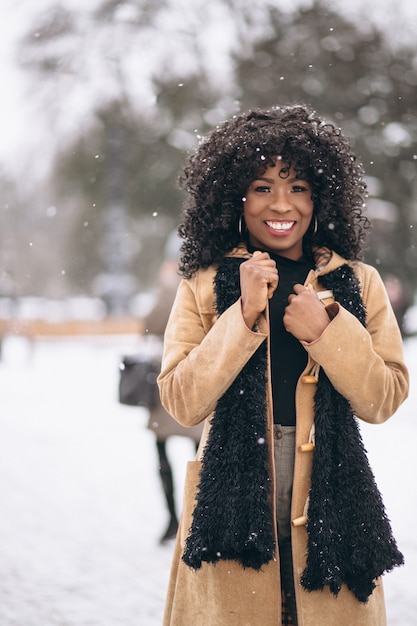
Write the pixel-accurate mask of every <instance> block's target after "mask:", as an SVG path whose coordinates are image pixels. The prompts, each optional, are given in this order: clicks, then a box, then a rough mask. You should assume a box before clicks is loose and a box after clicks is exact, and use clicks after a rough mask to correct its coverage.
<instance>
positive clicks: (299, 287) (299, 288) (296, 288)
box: [293, 283, 307, 296]
mask: <svg viewBox="0 0 417 626" xmlns="http://www.w3.org/2000/svg"><path fill="white" fill-rule="evenodd" d="M293 290H294V293H296V294H297V296H298V294H299V293H301V292H303V291H307V287H304V285H301V284H300V283H296V284H295V285H294V286H293Z"/></svg>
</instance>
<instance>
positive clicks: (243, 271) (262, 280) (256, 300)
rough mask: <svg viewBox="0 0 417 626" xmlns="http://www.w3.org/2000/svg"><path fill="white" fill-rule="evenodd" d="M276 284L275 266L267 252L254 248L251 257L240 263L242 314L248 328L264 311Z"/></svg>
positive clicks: (276, 273) (276, 272)
mask: <svg viewBox="0 0 417 626" xmlns="http://www.w3.org/2000/svg"><path fill="white" fill-rule="evenodd" d="M277 286H278V270H277V266H276V263H275V261H273V260H272V259H271V257H270V256H269V254H268V253H267V252H261V251H260V250H256V251H255V252H254V253H253V256H252V258H251V259H249V260H248V261H245V262H244V263H242V264H241V266H240V291H241V298H242V315H243V318H244V320H245V323H246V325H247V326H248V328H253V326H254V324H255V322H256V320H257V319H258V317H259V316H260V314H261V313H262V312H263V311H265V308H266V305H267V302H268V298H272V294H273V293H274V291H275V289H276V288H277Z"/></svg>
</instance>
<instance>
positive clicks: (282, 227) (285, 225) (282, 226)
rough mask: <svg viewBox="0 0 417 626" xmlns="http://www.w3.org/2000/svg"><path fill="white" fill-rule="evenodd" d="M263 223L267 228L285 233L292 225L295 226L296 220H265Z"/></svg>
mask: <svg viewBox="0 0 417 626" xmlns="http://www.w3.org/2000/svg"><path fill="white" fill-rule="evenodd" d="M265 224H266V225H267V226H268V228H270V229H271V230H273V231H274V232H277V233H286V232H288V231H290V230H291V228H292V227H293V226H295V224H296V222H294V221H291V222H270V221H266V222H265Z"/></svg>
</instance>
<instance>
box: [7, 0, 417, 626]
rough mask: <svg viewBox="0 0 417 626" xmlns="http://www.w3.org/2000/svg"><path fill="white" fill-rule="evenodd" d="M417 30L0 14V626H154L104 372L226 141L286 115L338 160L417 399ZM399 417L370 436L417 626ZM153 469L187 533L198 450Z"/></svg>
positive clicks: (122, 422)
mask: <svg viewBox="0 0 417 626" xmlns="http://www.w3.org/2000/svg"><path fill="white" fill-rule="evenodd" d="M416 23H417V4H416V3H415V2H414V0H379V2H378V3H377V5H376V4H375V2H374V1H373V0H350V1H349V2H344V1H343V0H312V1H309V0H293V1H292V2H287V1H286V0H257V1H256V2H254V1H253V0H251V1H250V2H249V1H248V0H210V2H206V1H205V0H120V1H118V0H60V1H58V0H42V2H36V1H35V0H19V1H18V2H17V1H16V0H1V1H0V76H1V83H0V103H1V109H0V199H1V200H0V388H1V393H0V502H1V505H2V511H3V514H2V516H1V517H0V626H55V625H56V626H158V625H160V624H161V620H162V612H163V604H164V596H165V589H166V584H167V580H168V573H169V567H170V561H171V550H172V544H171V543H169V542H168V544H166V543H165V544H164V545H161V544H160V543H159V538H160V536H161V533H162V531H163V530H164V527H165V525H166V521H167V518H166V515H167V513H166V509H165V503H164V500H163V496H162V492H161V489H160V484H159V477H158V462H159V461H158V457H157V454H156V450H155V437H154V433H153V432H151V430H149V428H147V425H148V420H149V415H148V413H147V412H146V410H145V409H135V408H132V407H126V406H122V405H121V404H120V403H118V399H117V386H118V376H119V370H118V362H119V360H120V358H121V356H122V354H126V353H136V352H139V351H140V350H143V348H144V344H143V333H146V327H145V326H144V324H143V323H142V321H143V320H144V318H145V317H146V315H147V314H148V313H149V312H150V311H151V310H152V306H153V304H154V302H155V299H156V296H157V291H158V281H159V279H160V271H161V267H162V266H163V263H164V262H165V261H166V260H167V254H168V253H167V250H168V249H169V245H170V241H171V240H172V233H173V232H174V231H175V229H176V227H177V224H178V221H179V216H180V212H181V205H182V201H183V197H182V195H181V192H180V191H179V190H178V189H177V188H176V179H177V177H178V174H179V171H180V169H181V166H182V163H183V161H184V157H185V155H186V153H187V151H188V150H190V149H192V148H193V147H194V146H196V144H197V143H198V141H199V139H200V138H201V136H203V135H204V134H205V133H206V132H207V131H208V130H209V129H211V128H212V127H213V126H215V125H216V124H217V123H219V122H220V121H222V120H224V119H226V118H228V117H230V116H231V115H233V114H235V113H239V112H240V111H242V110H246V109H248V108H251V107H258V106H260V107H269V106H273V105H276V104H288V103H293V102H299V101H302V102H305V103H307V104H309V105H311V106H312V107H313V108H315V109H316V111H317V112H318V114H319V115H321V116H324V117H325V118H327V119H328V120H329V121H332V122H334V123H335V124H336V125H337V126H340V127H342V128H343V130H344V131H345V132H346V134H347V135H348V136H349V137H350V139H351V143H352V145H353V148H354V150H355V152H356V153H357V154H358V155H359V157H360V158H361V160H362V162H363V164H364V167H365V170H366V172H367V182H368V188H369V198H368V203H367V206H368V216H369V218H370V219H371V221H372V223H373V229H372V232H371V236H370V239H369V242H368V247H367V249H366V253H365V260H366V261H367V262H369V263H371V264H373V265H375V266H376V267H377V268H378V270H379V271H380V273H381V275H382V276H383V278H384V280H385V284H386V286H387V289H388V292H389V295H390V297H391V301H392V303H393V305H394V309H395V311H396V313H397V316H398V320H399V323H400V325H401V329H402V332H403V336H404V344H405V351H406V359H407V363H408V364H409V366H410V373H411V379H412V381H413V380H414V379H415V374H416V372H417V310H416V305H415V294H416V291H417V271H416V269H417V247H416V246H417V176H416V174H417V143H416V139H417V43H416V37H415V24H416ZM170 238H171V239H170ZM414 405H415V393H414V391H413V387H412V394H411V397H410V399H409V400H408V401H407V402H406V403H405V405H404V406H403V407H401V409H400V411H399V412H398V415H397V416H396V417H395V419H393V420H390V421H389V423H388V424H387V425H384V427H381V428H378V429H372V428H371V429H369V427H368V426H366V425H365V426H364V427H363V428H364V431H363V432H364V437H365V442H366V446H367V449H368V450H369V455H370V459H371V464H372V465H373V467H374V468H375V471H376V478H377V482H378V484H379V486H380V488H381V491H382V493H383V496H384V499H385V502H386V505H387V510H388V512H389V514H390V515H391V516H392V522H393V526H394V534H396V536H397V537H398V541H399V545H400V548H402V549H403V551H404V552H405V555H406V566H405V567H404V568H400V569H399V570H398V571H396V572H394V573H393V574H390V575H389V576H388V577H387V582H386V593H387V607H388V616H389V626H413V625H414V624H415V619H416V618H415V615H416V612H417V604H416V598H415V592H414V587H413V580H414V572H415V569H416V567H417V542H416V539H415V537H414V534H413V533H411V531H410V528H411V526H412V521H413V520H414V519H415V518H416V516H417V498H416V492H415V489H413V488H410V480H409V477H410V476H415V475H416V470H417V466H416V455H415V451H414V441H415V440H416V437H417V432H416V428H417V426H416V423H415V419H414V409H413V406H414ZM168 447H169V454H170V457H171V461H172V465H173V468H174V470H175V471H174V479H175V483H176V492H175V497H176V499H177V506H178V510H180V506H181V489H182V479H183V475H184V466H185V462H186V460H187V459H189V458H192V456H193V454H194V452H195V449H194V443H193V442H192V441H191V439H190V440H188V441H187V440H186V438H184V437H177V438H175V437H174V438H172V441H170V442H169V444H168Z"/></svg>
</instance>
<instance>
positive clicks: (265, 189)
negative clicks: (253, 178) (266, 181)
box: [254, 185, 271, 193]
mask: <svg viewBox="0 0 417 626" xmlns="http://www.w3.org/2000/svg"><path fill="white" fill-rule="evenodd" d="M254 190H255V191H258V192H260V193H268V192H269V191H271V188H270V187H268V186H267V185H256V186H255V188H254Z"/></svg>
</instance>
